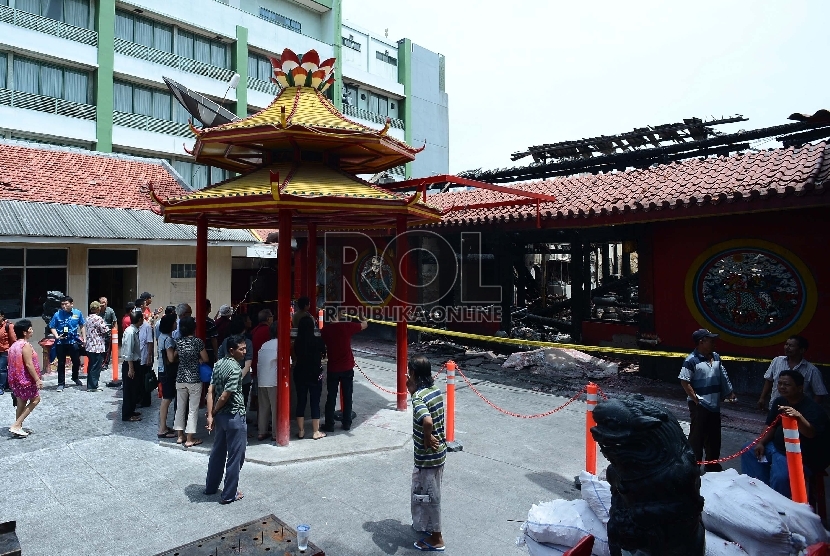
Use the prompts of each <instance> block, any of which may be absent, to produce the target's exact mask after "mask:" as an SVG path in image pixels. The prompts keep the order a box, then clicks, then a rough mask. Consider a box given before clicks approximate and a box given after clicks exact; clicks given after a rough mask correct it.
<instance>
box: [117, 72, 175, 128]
mask: <svg viewBox="0 0 830 556" xmlns="http://www.w3.org/2000/svg"><path fill="white" fill-rule="evenodd" d="M113 110H115V111H116V112H125V113H127V114H140V115H142V116H149V117H151V118H156V119H157V120H166V121H169V122H176V123H179V124H186V123H187V120H188V118H190V114H188V113H187V110H185V109H184V107H183V106H182V105H181V104H179V102H178V101H174V100H173V98H172V97H171V96H170V93H168V92H167V91H162V90H161V89H151V88H149V87H142V86H140V85H133V84H132V83H127V82H125V81H115V82H114V83H113Z"/></svg>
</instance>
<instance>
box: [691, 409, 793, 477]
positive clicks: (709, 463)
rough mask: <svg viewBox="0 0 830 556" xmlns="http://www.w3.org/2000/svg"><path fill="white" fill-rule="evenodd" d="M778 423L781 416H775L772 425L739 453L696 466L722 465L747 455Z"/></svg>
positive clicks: (706, 461)
mask: <svg viewBox="0 0 830 556" xmlns="http://www.w3.org/2000/svg"><path fill="white" fill-rule="evenodd" d="M779 421H781V416H780V415H777V416H776V417H775V420H774V421H773V422H772V423H770V425H769V426H768V427H767V428H765V429H764V432H762V433H761V435H760V436H759V437H758V438H756V439H755V440H753V441H752V442H750V443H749V444H747V445H746V446H745V447H744V448H743V449H742V450H740V451H739V452H737V453H735V454H732V455H731V456H726V457H725V458H720V459H713V460H704V461H699V462H697V464H698V465H712V464H715V463H723V462H725V461H729V460H730V459H735V458H737V457H739V456H742V455H744V454H745V453H747V452H748V451H749V450H751V449H752V448H753V447H754V446H755V445H756V444H758V442H760V440H761V439H762V438H763V437H764V435H765V434H767V433H768V432H769V431H770V430H772V429H773V428H774V427H775V425H777V424H778V422H779Z"/></svg>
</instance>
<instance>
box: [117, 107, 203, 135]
mask: <svg viewBox="0 0 830 556" xmlns="http://www.w3.org/2000/svg"><path fill="white" fill-rule="evenodd" d="M112 123H113V125H120V126H124V127H131V128H133V129H140V130H142V131H151V132H153V133H164V134H165V135H178V136H180V137H193V132H192V131H190V127H189V126H188V125H187V124H180V123H177V122H171V121H169V120H159V119H157V118H151V117H150V116H143V115H141V114H130V113H127V112H117V111H113V113H112Z"/></svg>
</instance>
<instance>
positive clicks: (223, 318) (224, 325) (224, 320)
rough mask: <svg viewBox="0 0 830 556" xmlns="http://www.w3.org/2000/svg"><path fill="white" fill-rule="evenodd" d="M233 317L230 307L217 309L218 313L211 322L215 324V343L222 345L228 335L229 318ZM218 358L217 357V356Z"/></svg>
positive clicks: (223, 306) (225, 306) (224, 306)
mask: <svg viewBox="0 0 830 556" xmlns="http://www.w3.org/2000/svg"><path fill="white" fill-rule="evenodd" d="M232 316H233V309H231V306H230V305H222V306H221V307H219V312H218V313H217V314H216V318H215V319H213V322H214V323H215V324H216V343H217V344H220V345H221V344H222V342H224V341H225V338H227V337H228V336H229V335H230V326H231V317H232ZM217 358H218V355H217Z"/></svg>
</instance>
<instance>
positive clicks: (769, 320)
mask: <svg viewBox="0 0 830 556" xmlns="http://www.w3.org/2000/svg"><path fill="white" fill-rule="evenodd" d="M686 298H687V303H688V305H689V309H690V310H691V311H692V313H693V314H694V316H695V318H696V320H697V321H698V322H699V323H700V324H701V325H703V326H707V327H709V328H712V329H714V330H716V331H717V332H719V333H720V334H721V336H722V337H723V338H724V339H725V340H727V341H729V342H731V343H735V344H738V345H746V346H766V345H772V344H776V343H780V342H781V341H783V340H784V339H785V338H786V337H787V336H789V335H791V334H796V333H798V332H800V331H801V330H802V329H803V328H804V327H805V326H806V325H807V323H809V322H810V319H811V318H812V316H813V313H814V312H815V308H816V302H817V298H816V285H815V281H814V280H813V277H812V275H811V274H810V272H809V270H808V269H807V267H806V266H805V265H804V263H803V262H802V261H801V259H799V258H798V257H797V256H796V255H795V254H793V253H791V252H790V251H788V250H786V249H784V248H782V247H780V246H778V245H775V244H773V243H770V242H766V241H761V240H735V241H729V242H725V243H721V244H718V245H715V246H714V247H712V248H711V249H708V250H707V251H706V252H704V253H702V254H701V255H700V256H699V257H698V258H697V259H696V260H695V262H694V263H693V264H692V266H691V267H690V269H689V272H688V274H687V276H686Z"/></svg>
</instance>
